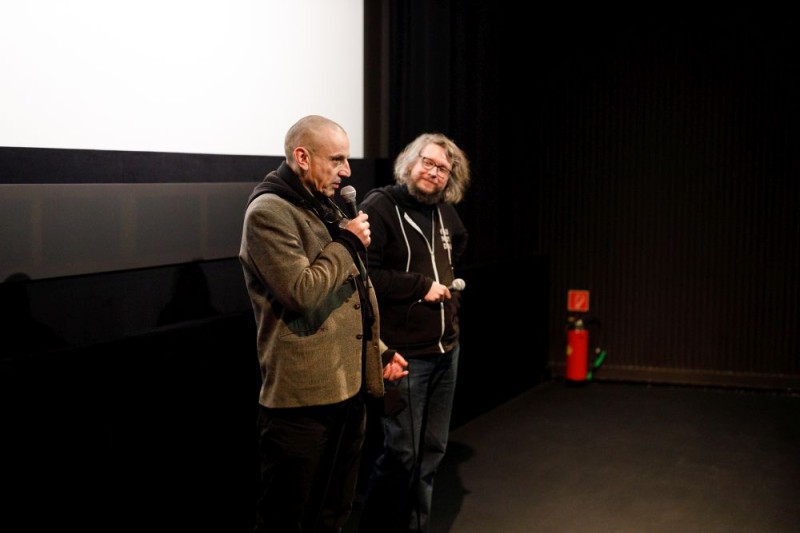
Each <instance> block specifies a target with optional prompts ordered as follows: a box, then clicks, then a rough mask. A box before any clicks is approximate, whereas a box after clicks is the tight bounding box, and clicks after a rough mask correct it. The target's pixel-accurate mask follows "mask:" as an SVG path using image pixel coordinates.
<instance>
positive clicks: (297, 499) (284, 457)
mask: <svg viewBox="0 0 800 533" xmlns="http://www.w3.org/2000/svg"><path fill="white" fill-rule="evenodd" d="M365 428H366V407H365V404H364V399H363V397H362V396H361V395H360V394H357V395H356V396H354V397H353V398H350V399H349V400H345V401H344V402H341V403H337V404H332V405H323V406H314V407H296V408H290V409H269V408H266V407H263V406H261V407H259V410H258V429H259V452H260V455H261V495H260V497H259V500H258V504H257V512H256V527H255V531H256V533H262V532H265V531H270V532H272V533H274V532H280V533H283V532H303V533H307V532H322V531H338V530H340V529H341V528H342V527H344V525H345V524H346V523H347V520H348V518H349V517H350V513H351V512H352V510H353V499H354V498H355V492H356V482H357V480H358V471H359V463H360V460H361V450H362V446H363V443H364V435H365Z"/></svg>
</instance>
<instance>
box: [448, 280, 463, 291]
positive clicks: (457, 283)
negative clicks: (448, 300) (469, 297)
mask: <svg viewBox="0 0 800 533" xmlns="http://www.w3.org/2000/svg"><path fill="white" fill-rule="evenodd" d="M466 286H467V282H466V281H464V280H463V279H461V278H456V279H454V280H453V283H451V284H450V286H449V287H447V288H448V289H450V290H451V291H463V290H464V288H465V287H466Z"/></svg>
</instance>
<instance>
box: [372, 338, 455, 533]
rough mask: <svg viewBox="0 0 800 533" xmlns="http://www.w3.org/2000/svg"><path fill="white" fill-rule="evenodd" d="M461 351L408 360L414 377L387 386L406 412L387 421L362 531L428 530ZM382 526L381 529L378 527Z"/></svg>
mask: <svg viewBox="0 0 800 533" xmlns="http://www.w3.org/2000/svg"><path fill="white" fill-rule="evenodd" d="M459 352H460V347H459V346H458V345H456V347H455V348H454V349H453V350H451V351H450V352H447V353H444V354H433V355H429V356H424V357H409V358H408V376H406V377H405V378H403V379H402V380H400V381H399V382H395V383H392V382H386V384H385V385H386V388H387V392H388V391H389V389H393V388H396V389H397V392H398V393H399V395H400V397H401V399H402V400H404V401H405V403H406V408H405V409H404V410H402V411H401V412H400V413H398V414H396V415H394V416H383V417H381V423H382V426H383V433H384V447H383V452H382V453H381V455H380V456H379V457H378V458H377V460H376V461H375V464H374V465H373V467H372V471H371V473H370V478H369V484H368V486H367V495H366V499H365V500H364V509H363V512H362V518H361V521H360V526H361V527H360V531H362V532H370V531H371V532H373V533H374V532H375V531H409V530H410V531H427V530H428V528H429V518H430V512H431V500H432V497H433V481H434V477H435V475H436V471H437V470H438V468H439V465H440V464H441V462H442V459H443V458H444V454H445V451H446V449H447V440H448V437H449V434H450V415H451V413H452V410H453V397H454V395H455V389H456V375H457V373H458V355H459ZM375 528H378V529H375Z"/></svg>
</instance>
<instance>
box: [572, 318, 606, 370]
mask: <svg viewBox="0 0 800 533" xmlns="http://www.w3.org/2000/svg"><path fill="white" fill-rule="evenodd" d="M590 322H591V320H590ZM594 322H596V321H594ZM586 326H587V324H586V323H585V322H584V320H583V319H581V318H574V317H570V318H569V326H568V328H567V368H566V372H565V374H564V377H565V378H566V380H567V383H569V384H576V383H584V382H586V381H589V380H591V379H592V376H593V375H594V371H595V370H597V369H598V368H599V367H600V365H602V364H603V361H604V360H605V357H606V351H605V350H601V349H600V348H597V349H596V350H595V353H596V354H597V357H596V358H595V360H594V361H593V362H592V363H589V330H588V329H587V327H586Z"/></svg>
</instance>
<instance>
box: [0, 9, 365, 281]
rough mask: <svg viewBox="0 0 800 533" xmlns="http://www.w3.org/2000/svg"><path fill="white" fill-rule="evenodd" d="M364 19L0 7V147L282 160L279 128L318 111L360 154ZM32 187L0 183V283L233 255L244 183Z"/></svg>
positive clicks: (316, 12) (302, 13)
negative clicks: (342, 131) (24, 277)
mask: <svg viewBox="0 0 800 533" xmlns="http://www.w3.org/2000/svg"><path fill="white" fill-rule="evenodd" d="M363 11H364V10H363V0H290V1H287V0H226V1H224V2H223V1H219V0H215V1H209V0H114V1H108V0H71V1H63V0H24V1H19V2H4V3H3V9H2V15H0V49H2V53H0V72H2V83H0V151H4V152H5V153H9V152H12V151H13V150H14V147H16V148H18V149H19V148H24V149H29V148H30V149H55V150H61V151H63V150H99V151H129V152H146V153H149V152H152V153H155V155H156V156H157V155H158V154H163V153H179V154H203V155H207V154H214V155H218V156H220V157H221V156H226V157H231V156H233V157H239V156H241V157H252V156H259V157H260V156H282V155H283V138H284V135H285V133H286V130H287V129H288V128H289V126H291V124H292V123H294V122H295V121H296V120H297V119H298V118H300V117H302V116H304V115H308V114H321V115H325V116H328V117H330V118H332V119H334V120H336V121H337V122H339V123H340V124H341V125H342V126H343V127H344V128H345V129H346V130H347V132H348V133H349V135H350V140H351V157H352V158H354V159H357V158H363V151H364V134H363V123H364V117H363V115H364V104H363V101H364V82H363V81H364V73H363V68H364V67H363V66H364V53H363V46H364V28H363V25H364V22H363V19H364V12H363ZM112 160H113V154H112ZM15 164H16V165H17V167H19V164H18V160H17V162H16V163H15ZM1 170H2V168H0V171H1ZM268 170H270V169H269V168H264V173H266V172H267V171H268ZM93 172H94V174H95V175H96V174H97V173H98V170H97V169H94V170H93ZM102 172H103V169H100V173H102ZM191 177H192V176H189V178H191ZM35 178H36V176H32V179H31V181H26V182H24V183H21V182H20V180H19V179H17V180H16V181H14V180H12V179H11V178H5V179H4V178H3V176H0V247H1V248H2V250H3V252H2V255H0V281H2V280H3V279H6V277H7V276H9V275H10V274H12V273H16V272H23V273H25V274H27V275H28V276H30V277H31V278H33V279H37V278H48V277H59V276H70V275H77V274H86V273H94V272H107V271H115V270H124V269H131V268H140V267H149V266H154V265H165V264H177V263H181V262H184V261H193V260H212V259H219V258H230V257H235V256H236V255H237V253H238V243H239V239H240V236H241V220H242V216H243V208H244V203H243V202H244V200H245V199H246V198H247V195H248V193H249V191H250V190H252V186H253V183H252V182H245V181H244V180H241V179H238V178H236V177H235V176H233V177H231V176H219V180H218V182H217V181H215V180H216V176H215V180H209V181H212V182H210V183H197V182H196V181H197V180H194V182H193V180H192V179H186V180H185V182H184V183H175V182H174V181H173V182H170V183H165V181H168V180H164V179H159V176H152V178H153V179H152V180H151V179H149V178H150V177H149V176H148V177H147V178H148V179H143V180H140V182H139V183H119V182H118V181H117V182H115V183H97V182H95V183H84V182H81V181H80V180H74V181H78V183H71V182H70V179H69V178H65V180H64V181H63V182H62V181H60V178H59V179H58V180H56V181H57V183H53V180H52V179H51V181H50V182H49V183H46V184H45V183H37V182H36V179H35ZM237 180H238V181H237ZM178 181H184V180H178Z"/></svg>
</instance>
